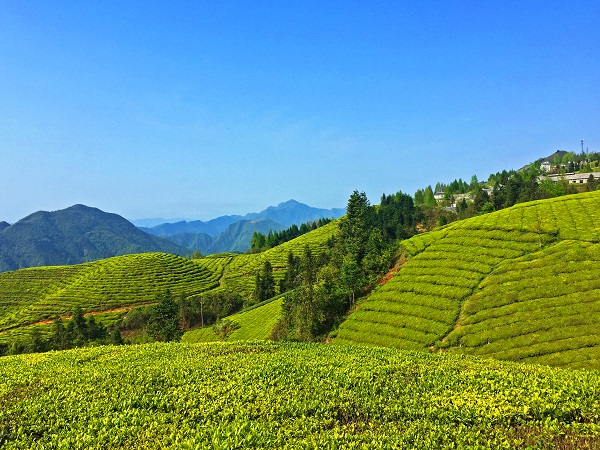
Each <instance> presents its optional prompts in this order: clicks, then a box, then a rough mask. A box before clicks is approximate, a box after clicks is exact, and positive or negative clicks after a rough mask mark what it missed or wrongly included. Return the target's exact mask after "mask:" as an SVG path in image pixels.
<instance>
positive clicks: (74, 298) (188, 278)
mask: <svg viewBox="0 0 600 450" xmlns="http://www.w3.org/2000/svg"><path fill="white" fill-rule="evenodd" d="M203 261H204V259H201V260H195V261H190V260H187V259H185V258H182V257H179V256H174V255H168V254H166V253H143V254H139V255H125V256H119V257H115V258H108V259H104V260H101V261H95V262H91V263H86V264H79V265H74V266H52V267H40V268H31V269H24V270H18V271H15V272H5V273H0V331H4V330H8V329H11V328H14V327H17V326H23V325H29V324H33V323H37V322H40V321H43V320H49V319H50V320H51V319H53V318H54V317H56V316H61V315H68V314H71V312H72V311H73V310H74V309H76V308H77V307H79V308H81V309H82V310H83V311H85V312H90V311H102V310H110V309H113V308H119V307H123V306H127V305H139V304H144V303H145V304H148V303H152V302H154V301H155V297H156V294H157V292H164V291H165V290H167V289H169V290H171V292H173V295H175V296H181V295H185V296H190V295H194V294H199V293H201V292H204V291H206V290H208V289H211V288H214V287H216V286H218V284H219V283H218V280H219V277H220V276H221V275H222V269H221V270H219V267H218V266H216V269H215V271H214V272H213V271H212V270H211V269H210V268H209V267H208V265H207V263H204V262H203ZM217 262H219V260H217Z"/></svg>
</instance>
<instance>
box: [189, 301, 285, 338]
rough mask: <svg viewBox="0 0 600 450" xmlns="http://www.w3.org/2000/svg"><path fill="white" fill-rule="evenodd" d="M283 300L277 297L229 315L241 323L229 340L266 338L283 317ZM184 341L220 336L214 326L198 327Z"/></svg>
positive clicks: (232, 319) (237, 322)
mask: <svg viewBox="0 0 600 450" xmlns="http://www.w3.org/2000/svg"><path fill="white" fill-rule="evenodd" d="M282 303H283V300H282V299H281V298H280V299H277V300H274V301H272V302H269V303H267V304H265V305H262V306H259V307H258V308H253V309H250V310H248V311H242V312H239V313H237V314H233V315H231V316H229V317H228V318H227V319H228V320H231V321H233V322H235V323H236V324H238V325H239V328H238V329H236V330H235V331H234V332H233V333H231V334H230V335H229V336H228V337H227V341H228V342H233V341H245V340H266V339H268V338H269V336H270V335H271V331H272V330H273V327H274V326H275V324H276V323H277V321H278V320H279V318H280V317H281V305H282ZM181 340H182V341H183V342H189V343H196V342H214V341H219V340H220V338H219V336H218V335H217V334H216V333H215V332H214V331H213V328H212V326H208V327H204V328H196V329H195V330H191V331H188V332H187V333H185V334H184V335H183V337H182V338H181Z"/></svg>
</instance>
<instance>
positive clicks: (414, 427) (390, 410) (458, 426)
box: [0, 343, 600, 450]
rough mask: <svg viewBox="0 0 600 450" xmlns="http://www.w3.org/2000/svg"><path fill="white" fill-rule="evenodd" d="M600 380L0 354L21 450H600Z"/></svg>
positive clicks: (176, 353) (148, 349)
mask: <svg viewBox="0 0 600 450" xmlns="http://www.w3.org/2000/svg"><path fill="white" fill-rule="evenodd" d="M599 420H600V372H597V371H576V370H562V369H556V368H550V367H544V366H531V365H523V364H515V363H510V362H502V361H493V360H482V359H478V358H473V357H466V356H460V355H449V354H446V355H439V354H428V353H426V352H407V351H399V350H394V349H385V348H361V347H346V346H326V345H299V344H285V345H282V344H267V343H245V344H230V343H212V344H146V345H136V346H124V347H93V348H81V349H75V350H68V351H63V352H52V353H45V354H32V355H19V356H9V357H4V358H0V446H1V447H2V448H3V449H6V450H12V449H23V448H28V449H42V448H73V449H83V448H85V449H116V448H127V449H159V448H277V449H280V448H325V449H333V448H386V449H387V448H414V449H429V448H435V449H450V448H452V449H472V448H482V449H483V448H489V449H503V448H506V449H509V448H529V449H542V448H560V449H565V450H567V449H579V450H582V449H596V448H598V447H599V446H600V425H599V423H598V422H599Z"/></svg>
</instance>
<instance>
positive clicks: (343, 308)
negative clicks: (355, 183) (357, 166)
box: [272, 191, 418, 341]
mask: <svg viewBox="0 0 600 450" xmlns="http://www.w3.org/2000/svg"><path fill="white" fill-rule="evenodd" d="M417 221H418V211H417V209H416V208H415V206H414V202H413V199H412V197H411V196H409V195H406V194H402V193H401V192H398V193H397V194H394V195H389V196H386V195H384V196H383V197H382V199H381V204H380V205H379V206H377V207H375V206H371V205H370V202H369V200H368V199H367V196H366V194H365V193H364V192H358V191H354V192H353V193H352V195H351V196H350V199H349V200H348V205H347V209H346V216H344V217H343V218H342V219H340V222H339V228H338V230H337V233H336V235H335V237H334V239H332V240H331V241H330V245H329V249H328V250H327V251H325V252H322V253H321V255H320V256H319V257H315V256H314V255H313V254H312V252H311V251H310V248H309V247H308V246H307V247H305V249H304V252H303V254H302V256H294V255H293V254H291V253H290V255H289V256H288V270H287V273H286V276H285V277H284V278H283V279H282V281H281V282H280V292H286V291H288V292H287V294H286V295H285V297H284V302H283V317H282V319H281V320H280V321H279V323H278V324H277V326H276V327H275V330H274V332H273V335H272V337H273V339H275V340H299V341H312V340H320V339H322V338H323V336H325V334H326V333H327V332H328V331H329V330H331V328H332V327H334V326H335V325H336V324H337V323H338V322H339V321H340V320H341V318H342V317H343V315H344V314H345V313H347V312H348V310H350V309H351V308H353V307H354V305H355V303H356V298H357V297H358V296H361V295H363V294H364V293H365V292H366V291H368V289H369V288H370V287H371V286H372V285H373V284H374V282H375V281H376V280H377V279H378V278H379V277H380V276H382V275H384V274H385V273H386V272H387V271H388V270H389V269H390V267H391V266H392V265H393V263H394V261H395V257H396V254H395V247H394V242H395V240H396V239H399V238H406V237H410V236H412V235H413V234H415V233H416V224H417Z"/></svg>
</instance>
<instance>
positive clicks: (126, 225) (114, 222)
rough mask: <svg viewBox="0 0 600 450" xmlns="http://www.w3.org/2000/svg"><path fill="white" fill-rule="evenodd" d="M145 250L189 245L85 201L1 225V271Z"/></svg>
mask: <svg viewBox="0 0 600 450" xmlns="http://www.w3.org/2000/svg"><path fill="white" fill-rule="evenodd" d="M143 252H165V253H173V254H176V255H185V254H186V252H187V250H186V249H185V248H183V247H180V246H179V245H176V244H174V243H173V242H170V241H167V240H165V239H162V238H159V237H156V236H152V235H149V234H147V233H144V232H143V231H141V230H139V229H137V228H136V227H135V226H133V225H132V224H131V223H130V222H128V221H127V220H126V219H124V218H123V217H121V216H119V215H117V214H110V213H106V212H103V211H100V210H99V209H97V208H90V207H88V206H84V205H75V206H71V207H70V208H66V209H63V210H60V211H53V212H47V211H39V212H36V213H33V214H31V215H29V216H27V217H25V218H24V219H21V220H19V221H18V222H17V223H15V224H13V225H11V226H2V227H0V272H3V271H8V270H16V269H20V268H24V267H36V266H49V265H64V264H78V263H85V262H88V261H94V260H98V259H102V258H109V257H112V256H117V255H125V254H129V253H143Z"/></svg>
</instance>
